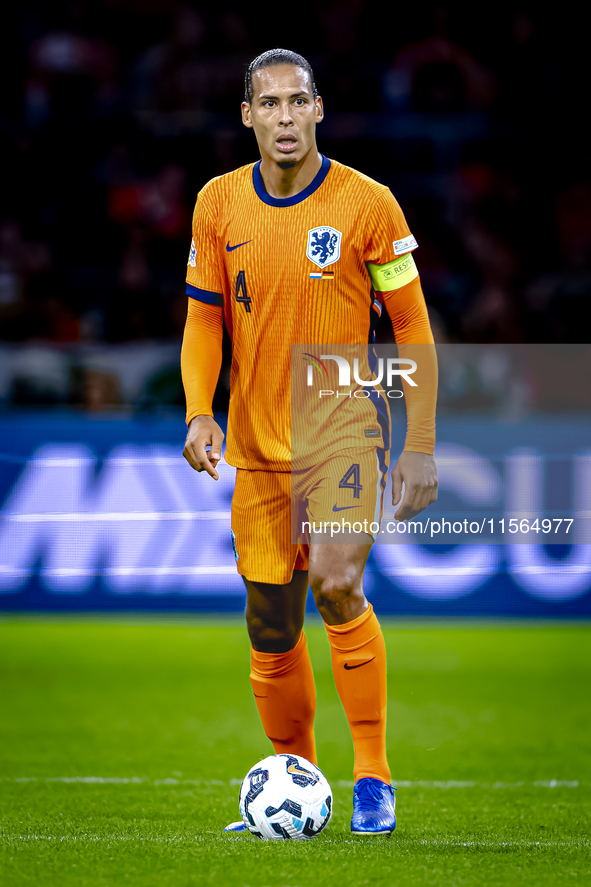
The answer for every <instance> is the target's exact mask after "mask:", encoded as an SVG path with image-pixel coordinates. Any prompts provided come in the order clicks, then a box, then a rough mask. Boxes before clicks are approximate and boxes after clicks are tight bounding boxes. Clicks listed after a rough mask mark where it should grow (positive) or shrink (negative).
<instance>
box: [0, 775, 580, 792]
mask: <svg viewBox="0 0 591 887" xmlns="http://www.w3.org/2000/svg"><path fill="white" fill-rule="evenodd" d="M0 782H41V783H47V782H62V783H66V784H81V785H154V786H160V785H197V786H200V785H205V786H209V785H218V786H222V787H224V786H228V785H229V786H237V785H242V779H230V780H229V781H228V782H224V781H223V780H221V779H175V778H173V777H167V778H164V779H153V780H152V779H149V778H148V777H147V776H4V777H1V776H0ZM395 782H396V780H395ZM332 785H333V786H334V787H335V788H353V785H354V783H353V780H348V779H337V780H335V781H334V782H333V783H332ZM580 785H588V783H583V782H580V781H579V780H578V779H574V780H568V779H538V780H535V781H534V782H532V781H531V780H529V781H528V780H522V781H521V782H474V781H472V780H457V779H448V780H446V781H440V780H423V779H416V780H413V781H411V780H404V779H400V780H398V781H397V782H396V788H423V789H444V790H448V789H453V788H487V789H494V790H495V791H498V790H499V789H515V788H523V787H524V786H527V787H531V786H534V787H535V788H551V789H552V788H578V787H579V786H580Z"/></svg>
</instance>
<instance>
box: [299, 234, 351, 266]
mask: <svg viewBox="0 0 591 887" xmlns="http://www.w3.org/2000/svg"><path fill="white" fill-rule="evenodd" d="M342 238H343V235H342V234H341V232H340V231H337V229H336V228H331V227H330V225H320V226H319V227H318V228H312V229H311V230H310V231H308V248H307V250H306V255H307V256H308V258H309V259H310V261H312V262H314V264H315V265H318V267H319V268H326V267H327V265H334V263H335V262H338V260H339V259H340V258H341V240H342Z"/></svg>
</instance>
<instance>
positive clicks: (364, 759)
mask: <svg viewBox="0 0 591 887" xmlns="http://www.w3.org/2000/svg"><path fill="white" fill-rule="evenodd" d="M325 625H326V623H325ZM326 630H327V632H328V639H329V641H330V649H331V653H332V670H333V674H334V679H335V684H336V685H337V690H338V693H339V696H340V697H341V702H342V703H343V708H344V709H345V714H346V715H347V720H348V721H349V727H350V728H351V735H352V736H353V746H354V749H355V767H354V771H353V775H354V778H355V782H358V780H360V779H363V778H364V777H365V776H374V777H376V778H377V779H381V780H382V781H383V782H387V783H390V768H389V767H388V761H387V759H386V647H385V644H384V636H383V634H382V629H381V628H380V623H379V622H378V619H377V616H376V615H375V613H374V611H373V607H372V605H371V604H370V605H369V607H368V608H367V610H365V611H364V612H363V613H362V614H361V616H358V617H357V618H356V619H353V621H352V622H346V623H345V624H344V625H326Z"/></svg>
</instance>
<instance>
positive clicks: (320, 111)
mask: <svg viewBox="0 0 591 887" xmlns="http://www.w3.org/2000/svg"><path fill="white" fill-rule="evenodd" d="M314 106H315V108H316V123H320V122H321V121H322V120H324V103H323V101H322V97H321V96H319V95H317V96H316V98H315V99H314Z"/></svg>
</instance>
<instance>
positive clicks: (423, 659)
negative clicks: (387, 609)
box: [0, 616, 591, 887]
mask: <svg viewBox="0 0 591 887" xmlns="http://www.w3.org/2000/svg"><path fill="white" fill-rule="evenodd" d="M384 624H385V636H386V643H387V648H388V662H389V694H390V698H389V723H388V749H389V752H388V753H389V759H390V763H391V766H392V771H393V772H392V775H393V782H394V784H395V785H398V792H397V813H398V828H397V830H396V832H395V833H394V835H393V836H392V837H391V838H390V839H388V838H383V837H382V838H371V839H368V838H353V837H352V836H351V834H350V832H349V831H348V829H349V820H350V815H351V796H352V791H351V785H352V783H351V780H352V761H353V755H352V746H351V740H350V737H349V733H348V729H347V725H346V721H345V718H344V714H343V712H342V709H341V706H340V703H339V700H338V697H337V695H336V692H335V688H334V684H333V679H332V673H331V670H330V657H329V650H328V644H327V640H326V636H325V632H324V629H323V628H322V626H321V625H320V624H318V623H310V625H309V627H308V629H307V634H308V640H309V645H310V650H311V655H312V660H313V663H314V668H315V674H316V680H317V688H318V714H317V720H316V735H317V740H318V751H319V763H320V766H321V767H322V769H323V770H324V772H325V773H326V776H327V777H328V779H329V781H330V783H331V785H332V787H333V791H334V799H335V804H334V816H333V820H332V822H331V824H330V826H329V828H328V829H327V831H326V832H325V833H323V834H322V835H321V836H320V837H319V838H317V839H316V840H315V841H312V842H310V843H300V842H272V843H263V842H261V841H259V840H257V839H256V838H253V837H250V836H227V835H222V833H221V829H222V828H223V826H225V825H226V824H227V823H228V822H229V821H231V820H233V819H238V818H239V814H238V804H237V796H238V786H239V783H240V781H241V779H242V777H243V776H244V774H245V773H246V771H247V770H248V769H249V768H250V767H251V766H252V765H253V764H254V763H255V762H256V761H257V760H258V759H260V758H261V757H264V756H266V755H267V754H270V753H271V751H272V750H271V747H270V744H269V743H268V742H267V740H266V739H265V737H264V735H263V733H262V729H261V727H260V724H259V721H258V717H257V713H256V709H255V705H254V700H253V699H252V696H251V692H250V685H249V681H248V655H249V648H248V642H247V637H246V632H245V629H244V627H243V626H242V624H241V623H240V622H239V621H238V620H223V619H219V620H217V621H215V620H214V619H210V620H203V619H202V620H198V619H194V620H191V619H187V620H181V619H177V620H173V619H172V618H171V619H162V620H160V621H159V620H157V619H149V618H145V619H142V618H141V617H128V618H125V617H121V618H112V619H111V618H109V617H104V618H99V617H90V616H89V617H82V616H79V617H71V618H68V617H61V618H57V617H56V618H45V619H44V618H42V617H39V618H24V617H23V618H18V617H4V618H3V620H2V621H0V884H1V885H2V887H14V885H35V887H49V885H52V887H54V885H55V887H58V885H59V887H70V885H80V887H86V885H93V887H94V885H97V887H98V885H101V887H103V885H105V887H121V885H138V887H139V885H142V887H151V885H162V887H164V885H171V887H173V885H174V887H185V885H218V887H308V885H310V887H320V885H328V887H331V885H338V887H349V885H352V887H353V885H354V887H359V885H365V884H368V885H405V884H429V885H436V887H439V885H445V887H455V885H458V887H459V885H476V884H478V885H485V887H495V885H499V887H501V885H502V887H505V885H513V884H516V885H517V884H519V885H524V884H525V885H536V887H540V885H558V884H571V883H575V884H591V857H590V847H591V841H590V838H589V825H590V817H589V813H590V811H591V768H590V760H589V745H590V738H591V723H590V721H591V718H590V707H589V698H590V697H589V686H590V685H591V626H589V625H587V624H565V625H559V626H557V625H549V624H543V623H542V624H538V625H519V624H515V623H513V624H502V623H501V624H495V625H491V624H490V623H482V624H465V625H457V624H456V625H454V626H451V625H447V624H442V625H423V624H421V623H414V624H413V623H400V624H397V623H395V622H387V621H385V623H384Z"/></svg>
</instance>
